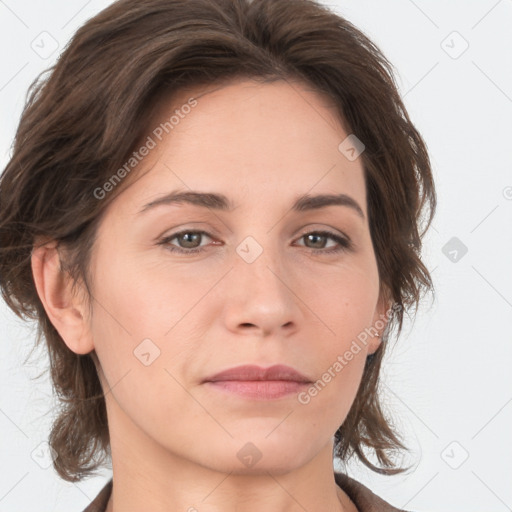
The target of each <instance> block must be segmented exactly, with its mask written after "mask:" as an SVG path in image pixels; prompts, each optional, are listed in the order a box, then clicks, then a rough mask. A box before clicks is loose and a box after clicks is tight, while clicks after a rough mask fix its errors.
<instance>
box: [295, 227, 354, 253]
mask: <svg viewBox="0 0 512 512" xmlns="http://www.w3.org/2000/svg"><path fill="white" fill-rule="evenodd" d="M327 239H331V240H334V241H335V242H336V244H335V245H334V247H332V248H330V249H325V242H326V240H327ZM299 240H307V241H308V243H309V242H311V243H312V244H313V246H306V247H307V248H309V249H312V250H313V252H320V253H324V254H332V253H338V252H341V251H348V250H351V249H352V242H351V241H350V239H348V238H344V237H342V236H340V235H337V234H335V233H331V232H330V231H311V232H309V233H305V234H304V235H302V236H301V237H300V238H299Z"/></svg>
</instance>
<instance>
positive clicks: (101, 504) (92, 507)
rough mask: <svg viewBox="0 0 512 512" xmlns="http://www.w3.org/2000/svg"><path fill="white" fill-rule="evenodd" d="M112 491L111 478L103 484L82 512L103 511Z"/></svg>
mask: <svg viewBox="0 0 512 512" xmlns="http://www.w3.org/2000/svg"><path fill="white" fill-rule="evenodd" d="M111 493H112V478H111V479H110V480H109V481H108V482H107V483H106V484H105V486H104V487H103V488H102V489H101V491H100V492H99V493H98V495H97V496H96V498H94V500H93V501H91V503H90V504H89V506H88V507H87V508H85V509H84V511H83V512H105V510H106V508H107V503H108V500H109V498H110V494H111Z"/></svg>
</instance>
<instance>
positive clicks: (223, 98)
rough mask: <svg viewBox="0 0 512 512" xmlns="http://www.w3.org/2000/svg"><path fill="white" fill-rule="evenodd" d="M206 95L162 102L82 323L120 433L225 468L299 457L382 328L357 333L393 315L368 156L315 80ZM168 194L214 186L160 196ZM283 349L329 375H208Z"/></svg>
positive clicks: (269, 466)
mask: <svg viewBox="0 0 512 512" xmlns="http://www.w3.org/2000/svg"><path fill="white" fill-rule="evenodd" d="M200 92H204V89H201V90H199V89H196V90H194V91H193V90H189V91H187V92H186V93H185V91H183V92H182V95H181V97H180V101H178V103H176V102H174V103H173V106H172V109H171V108H167V109H162V110H161V111H159V117H158V119H155V122H154V126H153V128H152V130H153V131H152V132H151V133H150V134H149V136H150V137H151V139H152V141H153V142H151V141H149V139H148V140H147V141H146V142H147V147H148V155H147V156H146V157H144V158H143V159H142V157H141V161H140V162H139V163H138V164H137V166H136V168H135V169H134V170H133V171H132V173H133V175H130V176H129V178H128V179H130V180H131V184H130V186H129V187H127V188H126V189H125V190H124V191H123V192H122V193H121V194H120V195H119V196H118V197H117V198H116V199H115V201H114V202H113V203H112V204H111V205H110V207H109V208H108V210H107V212H106V215H105V217H104V219H103V221H102V223H101V225H100V227H99V231H98V237H97V239H96V241H95V246H94V251H93V254H92V259H91V265H92V267H91V269H92V275H93V276H94V281H93V287H92V290H93V297H94V300H93V315H92V317H91V318H90V320H89V323H88V324H87V329H89V330H88V331H86V332H88V333H89V335H90V339H91V343H93V344H94V348H95V350H96V353H97V355H98V358H99V361H100V363H101V368H102V372H103V375H102V384H103V386H104V389H105V390H109V389H111V390H110V391H108V392H107V396H106V399H107V410H108V415H109V428H110V431H111V437H112V443H121V442H122V443H123V444H124V445H125V447H126V449H132V450H133V451H134V453H137V454H138V455H141V453H140V452H137V450H138V449H139V448H140V446H142V444H141V443H143V445H144V447H145V448H144V450H145V451H144V456H143V457H142V458H144V457H145V458H147V457H148V456H149V455H148V451H147V450H154V451H153V452H151V453H153V454H154V455H155V456H158V457H159V458H160V460H162V461H163V460H165V458H166V457H179V458H180V459H183V460H187V461H190V462H193V463H196V464H200V465H201V466H203V467H209V468H214V469H216V470H220V471H224V472H229V471H233V472H244V471H250V469H249V468H250V466H251V464H254V468H255V469H254V470H252V471H255V470H258V469H261V470H273V471H287V470H289V469H291V468H293V467H299V466H300V465H302V464H304V463H305V462H307V461H309V460H311V459H312V458H313V457H314V456H316V455H317V454H319V453H320V451H321V450H324V451H325V450H326V449H327V450H332V445H330V444H329V443H331V442H332V440H333V435H334V433H335V431H336V430H337V428H338V427H339V426H340V425H341V424H342V423H343V421H344V419H345V417H346V415H347V413H348V411H349V409H350V407H351V404H352V402H353V400H354V398H355V395H356V392H357V389H358V386H359V383H360V380H361V377H362V372H363V368H364V364H365V359H366V356H367V355H368V354H369V353H373V352H374V351H375V350H376V349H377V347H378V343H379V339H378V338H372V336H366V337H367V340H366V341H365V342H364V343H362V342H361V341H360V340H361V339H362V338H364V336H361V333H363V332H364V331H365V328H369V327H371V326H373V325H375V323H376V321H377V320H381V319H382V318H383V314H384V312H385V308H384V307H383V306H382V305H380V304H379V303H378V302H379V301H378V299H379V276H378V271H377V265H376V259H375V254H374V252H373V247H372V242H371V238H370V231H369V225H368V213H367V208H366V191H365V182H364V176H363V167H362V162H361V159H360V158H355V156H357V152H356V153H354V152H350V151H348V152H347V143H348V142H345V143H344V144H342V146H341V149H339V146H340V144H341V143H342V142H343V141H344V140H345V138H346V137H347V136H348V135H349V134H348V133H346V132H345V131H344V130H343V128H342V127H341V125H340V124H339V122H338V121H337V120H336V117H335V113H334V110H331V108H330V107H328V106H327V100H326V99H325V98H324V97H323V96H320V95H318V94H317V93H315V92H313V91H311V90H309V89H307V88H305V87H304V86H301V85H298V84H296V83H295V84H293V86H292V85H290V84H289V83H287V82H285V81H279V82H275V83H272V84H264V85H261V84H256V83H254V82H250V81H244V82H236V83H232V84H231V85H229V86H226V87H223V88H218V89H217V90H213V92H209V93H207V94H204V95H203V96H200V97H199V93H200ZM194 93H196V94H195V95H194ZM192 96H195V97H196V100H195V101H197V103H196V104H194V103H192V102H189V103H187V100H188V99H189V98H190V97H192ZM187 104H188V105H194V106H193V107H190V108H187V107H183V108H180V107H181V106H182V105H187ZM175 109H178V110H179V115H178V116H177V117H176V118H174V120H173V124H172V125H171V124H168V125H167V131H168V133H166V131H165V129H163V128H162V126H163V125H161V124H160V123H165V122H166V121H168V120H169V118H170V117H171V115H172V114H173V112H174V110H175ZM177 119H179V121H178V122H176V120H177ZM170 126H172V129H171V128H169V127H170ZM157 134H158V135H157ZM162 135H164V136H162ZM160 139H161V140H160ZM153 146H154V147H153ZM356 150H357V148H356ZM145 152H146V151H144V150H143V151H141V152H140V153H145ZM349 157H350V158H349ZM132 163H133V162H132ZM127 167H129V166H127ZM135 173H137V179H133V177H134V176H135ZM171 193H188V194H192V193H194V194H209V195H211V196H210V197H209V199H208V197H206V198H205V197H203V199H201V200H200V196H194V197H195V199H191V200H190V201H185V200H183V201H181V202H171V201H170V200H169V201H167V200H164V198H165V197H166V196H168V195H169V194H171ZM341 194H343V195H345V196H346V197H347V198H349V199H347V198H345V199H346V200H345V201H344V202H343V201H340V202H339V203H338V204H330V205H328V206H325V205H324V206H322V204H321V201H319V202H316V203H315V201H311V202H305V201H304V200H302V207H300V206H299V207H294V205H295V203H296V201H298V199H299V198H301V197H302V196H306V195H307V196H308V197H315V196H318V195H336V196H338V195H341ZM213 195H215V196H220V197H219V198H216V197H215V198H213ZM191 197H192V196H189V198H191ZM220 198H222V199H224V200H225V201H226V203H227V204H226V205H224V203H223V202H222V201H221V200H220ZM99 200H101V199H99ZM206 200H207V201H206ZM155 201H157V202H158V204H153V205H152V206H151V203H154V202H155ZM340 203H343V204H340ZM148 204H149V205H150V206H147V205H148ZM204 204H207V205H208V207H205V206H204ZM359 210H360V211H359ZM319 232H322V233H323V232H328V233H329V235H325V234H319ZM307 235H309V236H307ZM338 237H339V240H340V241H337V240H338ZM380 323H382V321H381V322H380ZM381 331H382V329H381ZM358 336H359V338H358ZM354 341H355V342H356V345H354ZM356 346H357V347H359V350H357V349H356V348H355V347H356ZM347 352H350V354H351V356H352V357H350V356H347ZM341 361H343V363H342V362H341ZM336 363H338V364H336ZM276 364H284V365H288V366H291V367H293V368H295V369H296V370H297V371H299V372H301V373H302V374H303V375H305V376H306V377H308V378H309V380H310V381H313V382H316V381H320V382H321V385H317V386H316V392H315V390H312V385H310V386H306V385H302V386H301V387H300V388H296V389H295V390H294V391H292V392H290V393H288V394H284V395H273V396H268V395H267V396H265V395H243V394H239V393H237V392H234V391H229V390H226V389H224V388H223V387H222V385H219V384H216V385H213V384H211V383H206V382H204V381H205V379H207V378H208V377H210V376H212V375H213V374H216V373H218V372H221V371H223V370H226V369H229V368H232V367H235V366H239V365H258V366H260V367H264V368H267V367H269V366H272V365H276ZM340 367H341V369H340ZM328 372H330V379H329V378H328V377H329V375H328ZM326 375H327V376H326ZM248 388H250V389H254V386H253V387H252V388H251V386H248ZM268 390H269V392H273V391H272V390H274V391H275V389H274V388H272V386H269V387H268ZM121 438H122V441H121ZM142 440H143V441H142ZM328 446H330V448H327V447H328ZM137 447H139V448H137ZM162 448H164V449H163V450H162ZM331 453H332V451H329V455H330V454H331ZM290 454H293V457H290ZM246 455H249V456H250V457H252V459H251V460H253V461H254V460H256V459H259V460H258V461H257V462H256V463H254V462H253V463H250V464H249V463H248V460H249V459H247V458H244V457H245V456H246Z"/></svg>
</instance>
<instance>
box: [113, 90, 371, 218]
mask: <svg viewBox="0 0 512 512" xmlns="http://www.w3.org/2000/svg"><path fill="white" fill-rule="evenodd" d="M149 126H150V130H149V132H148V137H149V138H150V139H151V140H152V141H153V146H154V147H153V148H152V150H151V152H150V153H149V155H148V156H147V157H145V158H144V161H142V162H141V163H140V164H139V166H138V169H137V170H136V172H135V173H133V175H132V177H134V176H137V179H136V180H135V181H134V183H133V184H132V185H130V187H129V188H128V189H127V190H126V191H125V192H124V193H123V194H122V195H125V200H127V201H132V202H137V203H139V204H140V203H141V202H142V201H147V200H151V199H154V198H156V197H157V196H158V195H159V194H165V193H168V192H170V191H173V190H176V189H182V190H187V189H193V190H200V191H201V190H202V191H208V192H215V191H219V192H223V193H225V192H226V190H229V191H231V194H230V197H233V199H234V202H235V204H239V203H240V204H242V203H244V202H247V201H259V202H260V203H261V204H264V203H265V202H268V201H272V202H276V201H289V200H291V198H293V197H296V196H298V195H301V194H304V193H308V192H309V193H311V194H316V193H339V192H343V193H347V194H350V195H352V196H355V197H357V200H358V202H359V203H360V204H361V207H362V208H363V210H364V211H365V210H366V208H365V202H366V199H365V190H364V176H363V167H362V162H361V159H360V158H359V159H357V160H355V161H350V160H348V159H347V158H346V157H345V155H344V154H343V153H341V152H340V150H339V145H340V143H341V142H342V141H343V140H344V139H345V138H346V137H347V135H348V133H347V131H346V130H345V128H344V126H343V120H342V119H340V117H339V115H338V112H337V110H336V108H335V105H334V103H333V101H332V100H330V98H328V97H327V96H325V95H323V94H321V93H319V92H317V91H316V90H314V89H312V88H311V87H308V86H307V85H305V84H303V83H300V82H289V81H285V80H279V81H276V82H271V83H258V82H255V81H252V80H240V81H236V82H232V83H228V84H222V85H216V86H215V85H214V86H212V85H208V86H196V87H191V88H187V89H182V90H180V91H179V92H178V93H175V94H173V95H172V97H171V96H168V97H166V98H162V99H161V100H160V102H159V103H158V108H157V109H156V110H155V114H154V115H153V117H152V119H151V122H150V125H149ZM242 198H245V199H242ZM237 199H238V200H237Z"/></svg>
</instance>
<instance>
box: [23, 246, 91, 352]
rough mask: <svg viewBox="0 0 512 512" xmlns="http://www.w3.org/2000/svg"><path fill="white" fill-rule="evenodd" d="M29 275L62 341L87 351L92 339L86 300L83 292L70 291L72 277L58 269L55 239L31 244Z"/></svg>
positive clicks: (79, 349) (58, 256) (80, 350)
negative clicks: (30, 270)
mask: <svg viewBox="0 0 512 512" xmlns="http://www.w3.org/2000/svg"><path fill="white" fill-rule="evenodd" d="M31 266H32V275H33V277H34V283H35V286H36V290H37V293H38V295H39V298H40V300H41V302H42V304H43V306H44V309H45V310H46V314H47V315H48V317H49V319H50V321H51V323H52V324H53V326H54V327H55V329H57V331H58V333H59V334H60V336H61V338H62V339H63V340H64V343H66V345H67V346H68V348H69V349H70V350H72V351H73V352H75V353H77V354H87V353H89V352H91V351H92V350H93V349H94V343H93V340H92V336H91V333H90V328H89V325H88V323H87V309H86V307H87V304H86V302H85V300H84V296H85V295H84V293H83V289H81V290H80V291H81V292H82V293H76V292H75V293H72V283H73V281H72V279H71V276H70V275H69V273H68V272H67V271H65V270H62V269H61V260H60V254H59V251H58V248H57V242H56V241H50V242H49V243H46V244H44V245H38V244H35V245H34V249H33V251H32V258H31Z"/></svg>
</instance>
